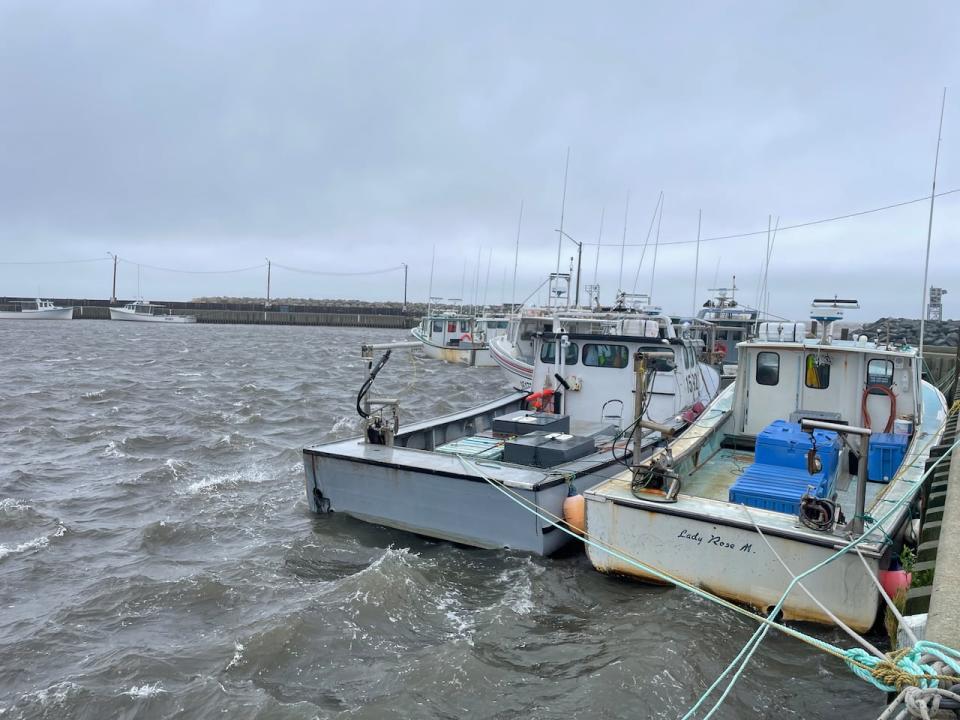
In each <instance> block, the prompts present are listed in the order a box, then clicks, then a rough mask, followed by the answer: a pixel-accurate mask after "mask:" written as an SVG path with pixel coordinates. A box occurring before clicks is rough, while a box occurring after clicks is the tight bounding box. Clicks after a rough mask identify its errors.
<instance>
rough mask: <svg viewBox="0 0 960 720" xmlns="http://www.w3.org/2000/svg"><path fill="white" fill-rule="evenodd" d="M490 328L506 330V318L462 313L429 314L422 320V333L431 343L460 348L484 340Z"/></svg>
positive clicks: (480, 342)
mask: <svg viewBox="0 0 960 720" xmlns="http://www.w3.org/2000/svg"><path fill="white" fill-rule="evenodd" d="M488 328H490V329H492V328H499V329H502V332H506V329H507V321H506V320H505V319H496V320H495V319H490V318H477V317H475V316H473V315H467V314H462V313H441V314H433V315H427V316H426V317H424V318H423V319H422V320H421V321H420V328H419V330H420V334H421V336H422V337H423V338H424V340H425V341H426V342H429V343H430V344H431V345H439V346H442V347H452V348H458V347H460V346H461V345H463V346H466V347H472V346H475V345H480V344H482V343H483V341H484V334H485V331H486V330H487V329H488Z"/></svg>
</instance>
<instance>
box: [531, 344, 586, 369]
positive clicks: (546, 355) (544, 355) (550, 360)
mask: <svg viewBox="0 0 960 720" xmlns="http://www.w3.org/2000/svg"><path fill="white" fill-rule="evenodd" d="M579 354H580V346H579V345H577V344H576V343H570V344H569V345H567V349H566V351H565V352H564V353H563V362H564V364H566V365H576V364H577V356H578V355H579ZM556 361H557V342H556V340H545V341H544V343H543V345H542V346H541V347H540V362H543V363H546V364H547V365H553V364H554V363H555V362H556Z"/></svg>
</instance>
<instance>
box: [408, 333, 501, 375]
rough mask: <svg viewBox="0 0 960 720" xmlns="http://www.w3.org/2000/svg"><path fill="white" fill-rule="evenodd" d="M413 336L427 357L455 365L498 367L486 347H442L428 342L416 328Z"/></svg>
mask: <svg viewBox="0 0 960 720" xmlns="http://www.w3.org/2000/svg"><path fill="white" fill-rule="evenodd" d="M411 334H412V335H413V336H414V338H416V339H417V340H419V341H420V343H421V344H422V345H423V352H424V353H425V354H426V356H427V357H430V358H433V359H434V360H443V361H444V362H448V363H453V364H455V365H468V366H470V367H496V366H497V364H496V363H495V362H494V361H493V359H492V358H491V357H490V349H489V348H488V347H487V346H486V345H477V346H474V347H469V348H459V347H444V346H442V345H434V344H433V343H431V342H429V341H428V340H425V339H424V337H423V335H422V334H421V333H419V332H417V328H414V329H413V330H412V331H411Z"/></svg>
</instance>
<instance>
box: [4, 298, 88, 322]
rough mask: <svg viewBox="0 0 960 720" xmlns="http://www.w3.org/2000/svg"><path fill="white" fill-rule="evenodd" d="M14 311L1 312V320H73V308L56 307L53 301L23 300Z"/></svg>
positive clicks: (16, 304)
mask: <svg viewBox="0 0 960 720" xmlns="http://www.w3.org/2000/svg"><path fill="white" fill-rule="evenodd" d="M15 306H16V307H15V309H14V310H0V320H72V319H73V308H72V307H61V306H59V305H54V304H53V302H52V301H51V300H41V299H40V298H37V299H36V300H21V301H19V302H17V303H15Z"/></svg>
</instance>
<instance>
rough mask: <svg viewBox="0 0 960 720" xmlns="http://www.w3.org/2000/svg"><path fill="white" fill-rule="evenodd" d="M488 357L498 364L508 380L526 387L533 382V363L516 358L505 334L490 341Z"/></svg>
mask: <svg viewBox="0 0 960 720" xmlns="http://www.w3.org/2000/svg"><path fill="white" fill-rule="evenodd" d="M490 358H491V359H492V360H493V362H494V363H495V364H496V365H499V366H500V369H501V370H503V372H504V374H505V375H506V376H507V379H508V380H509V381H510V382H512V383H520V384H521V385H522V386H526V387H529V386H530V385H531V384H532V383H533V365H531V364H529V363H525V362H523V361H522V360H518V359H517V358H516V357H515V356H514V355H513V354H512V353H511V352H510V340H509V339H508V338H507V337H506V336H500V337H496V338H494V339H493V340H491V341H490Z"/></svg>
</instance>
